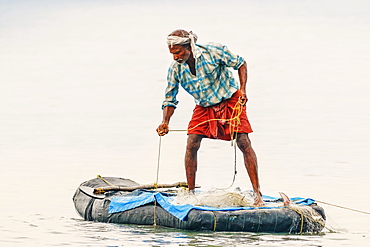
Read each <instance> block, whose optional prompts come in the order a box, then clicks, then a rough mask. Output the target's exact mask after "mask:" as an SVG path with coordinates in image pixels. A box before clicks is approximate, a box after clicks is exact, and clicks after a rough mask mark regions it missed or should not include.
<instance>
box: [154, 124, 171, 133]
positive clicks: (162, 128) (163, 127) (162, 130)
mask: <svg viewBox="0 0 370 247" xmlns="http://www.w3.org/2000/svg"><path fill="white" fill-rule="evenodd" d="M169 130H170V129H169V128H168V124H166V123H161V124H160V125H159V126H158V128H157V133H158V135H160V136H164V135H165V134H167V133H168V131H169Z"/></svg>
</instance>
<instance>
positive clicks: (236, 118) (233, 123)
mask: <svg viewBox="0 0 370 247" xmlns="http://www.w3.org/2000/svg"><path fill="white" fill-rule="evenodd" d="M232 109H233V111H232V113H231V118H212V119H207V120H205V121H203V122H201V123H199V124H197V125H195V126H193V127H191V128H189V129H170V130H169V131H189V130H193V129H195V128H197V127H198V126H200V125H202V124H205V123H208V122H211V121H224V122H229V128H230V135H231V140H234V139H235V138H234V133H235V132H236V131H237V129H238V125H239V124H240V115H241V114H242V111H243V105H242V103H241V100H238V102H236V104H235V106H234V107H233V108H232Z"/></svg>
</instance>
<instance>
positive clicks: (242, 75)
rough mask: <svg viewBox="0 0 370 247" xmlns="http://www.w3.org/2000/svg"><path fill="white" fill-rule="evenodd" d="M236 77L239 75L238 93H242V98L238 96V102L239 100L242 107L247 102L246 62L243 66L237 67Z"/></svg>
mask: <svg viewBox="0 0 370 247" xmlns="http://www.w3.org/2000/svg"><path fill="white" fill-rule="evenodd" d="M238 75H239V82H240V91H241V92H242V96H240V100H241V103H242V105H245V104H246V103H247V101H248V97H247V92H246V87H247V79H248V70H247V63H246V62H244V64H243V65H242V66H240V67H239V69H238Z"/></svg>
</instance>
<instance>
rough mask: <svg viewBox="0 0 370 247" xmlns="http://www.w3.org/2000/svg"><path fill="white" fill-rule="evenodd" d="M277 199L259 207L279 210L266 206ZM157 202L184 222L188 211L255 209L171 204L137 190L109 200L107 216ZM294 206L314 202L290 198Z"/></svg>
mask: <svg viewBox="0 0 370 247" xmlns="http://www.w3.org/2000/svg"><path fill="white" fill-rule="evenodd" d="M278 199H279V198H277V197H271V196H263V200H264V201H265V203H266V206H265V207H259V208H263V209H271V208H281V207H273V206H271V207H269V206H268V204H269V202H271V201H276V200H278ZM154 200H156V201H157V203H158V204H159V205H160V206H161V207H162V208H163V209H165V210H166V211H168V212H169V213H171V214H172V215H173V216H175V217H176V218H178V219H180V220H184V219H185V218H186V216H187V215H188V213H189V212H190V210H192V209H198V210H205V211H235V210H252V209H256V208H255V207H229V208H215V207H207V206H194V205H190V204H182V205H179V204H173V203H172V202H173V200H174V196H172V195H168V194H165V193H160V192H155V191H146V190H137V191H134V192H132V193H129V194H127V195H125V196H120V197H113V198H112V199H111V203H110V205H109V210H108V213H109V214H113V213H118V212H123V211H126V210H130V209H133V208H136V207H139V206H142V205H145V204H148V203H151V202H154ZM290 200H291V201H293V202H294V203H295V204H298V205H302V206H305V205H311V204H312V203H314V202H315V200H313V199H310V198H301V197H294V198H290Z"/></svg>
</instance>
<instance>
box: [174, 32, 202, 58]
mask: <svg viewBox="0 0 370 247" xmlns="http://www.w3.org/2000/svg"><path fill="white" fill-rule="evenodd" d="M197 39H198V36H197V35H196V34H195V33H193V32H192V31H190V32H189V37H179V36H167V44H168V45H170V46H171V47H172V46H173V45H186V44H190V48H191V52H192V53H193V56H194V58H195V42H197Z"/></svg>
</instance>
